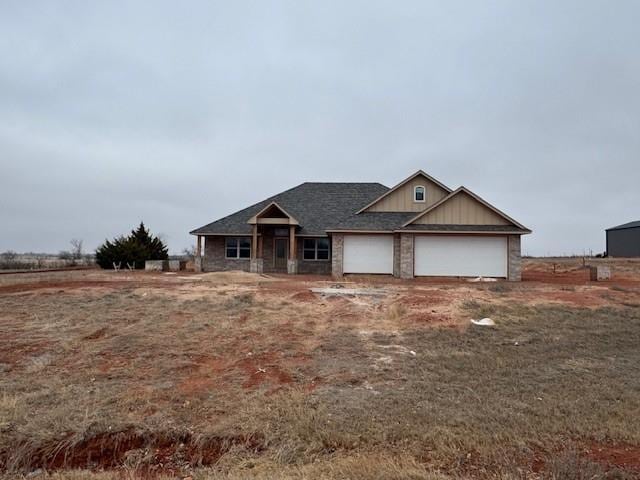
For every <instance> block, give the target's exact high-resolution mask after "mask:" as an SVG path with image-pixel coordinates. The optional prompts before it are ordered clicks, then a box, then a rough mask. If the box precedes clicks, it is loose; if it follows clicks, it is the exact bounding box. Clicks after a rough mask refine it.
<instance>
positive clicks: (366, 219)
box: [327, 212, 416, 231]
mask: <svg viewBox="0 0 640 480" xmlns="http://www.w3.org/2000/svg"><path fill="white" fill-rule="evenodd" d="M415 215H416V213H415V212H362V213H358V214H353V215H350V216H348V217H346V218H345V219H344V220H343V221H341V222H339V223H335V224H332V225H330V226H329V228H328V229H327V230H330V231H332V230H362V231H391V230H397V229H398V228H400V227H402V225H403V224H404V223H405V222H406V221H407V220H409V219H411V218H412V217H415Z"/></svg>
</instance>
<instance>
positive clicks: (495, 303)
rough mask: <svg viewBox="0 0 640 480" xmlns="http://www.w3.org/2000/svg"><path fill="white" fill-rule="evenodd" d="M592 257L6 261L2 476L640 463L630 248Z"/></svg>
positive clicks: (503, 472) (619, 466)
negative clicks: (202, 266)
mask: <svg viewBox="0 0 640 480" xmlns="http://www.w3.org/2000/svg"><path fill="white" fill-rule="evenodd" d="M597 262H601V263H607V264H608V265H610V266H611V267H612V270H613V279H612V280H611V281H607V282H590V281H588V274H585V270H584V269H582V268H581V266H582V260H581V259H580V260H568V259H557V260H553V259H549V260H546V259H545V260H535V259H533V260H526V262H525V273H524V281H523V282H521V283H517V284H515V283H506V282H495V283H472V282H467V281H457V280H448V281H445V280H438V281H434V280H430V281H427V280H415V281H411V282H407V281H400V280H396V279H388V278H380V277H373V278H347V279H346V280H345V281H343V282H340V285H342V286H343V287H344V288H345V289H346V288H358V289H368V290H370V291H371V290H372V291H373V293H374V294H373V295H357V296H347V295H332V296H327V295H321V294H318V293H313V292H311V290H310V289H311V288H323V287H331V286H333V285H335V284H336V282H334V281H332V280H331V279H329V278H325V277H313V276H295V277H287V276H261V275H253V274H248V273H239V272H236V273H209V274H161V273H156V274H151V273H143V272H140V273H128V272H127V273H125V272H119V273H114V272H100V271H75V272H52V273H38V274H24V275H4V276H2V277H0V477H2V475H5V476H6V478H23V477H24V478H26V477H28V478H35V479H39V478H52V479H60V480H62V479H84V478H88V479H93V480H98V479H100V480H109V479H114V478H126V479H132V478H189V477H190V478H192V479H194V480H198V479H209V478H211V479H218V478H220V479H222V478H224V479H244V478H247V479H248V478H259V479H275V478H278V479H281V478H284V479H288V478H291V479H293V478H308V479H343V478H364V479H374V478H375V479H440V480H447V479H449V480H450V479H463V478H469V479H471V478H473V479H503V480H510V479H513V480H515V479H539V478H550V479H576V480H582V479H585V480H586V479H605V478H616V479H632V478H640V422H639V421H638V418H640V375H639V374H638V372H639V370H638V368H639V367H638V366H639V365H640V348H639V345H640V262H634V261H630V260H627V261H625V260H597ZM590 263H594V261H590ZM369 293H371V292H369ZM483 317H490V318H492V319H493V320H494V321H495V322H496V326H494V327H482V326H475V325H471V324H470V319H472V318H473V319H479V318H483Z"/></svg>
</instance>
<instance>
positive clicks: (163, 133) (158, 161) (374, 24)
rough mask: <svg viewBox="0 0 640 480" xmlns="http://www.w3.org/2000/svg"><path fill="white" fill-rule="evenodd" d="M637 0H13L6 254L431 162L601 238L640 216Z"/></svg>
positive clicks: (1, 85)
mask: <svg viewBox="0 0 640 480" xmlns="http://www.w3.org/2000/svg"><path fill="white" fill-rule="evenodd" d="M639 19H640V2H637V1H629V2H626V1H616V2H609V1H601V2H588V1H584V0H581V1H558V0H553V1H548V2H545V1H540V0H536V1H528V2H527V1H503V2H502V1H471V0H470V1H466V2H453V1H446V2H444V1H439V2H427V1H424V0H420V1H415V2H409V1H405V2H398V1H389V2H375V1H371V0H367V1H361V2H355V1H352V2H344V1H340V2H330V1H327V0H323V1H321V2H320V1H314V2H305V1H300V0H293V1H290V2H267V1H255V2H246V3H245V2H240V1H224V2H214V1H202V2H196V1H192V2H189V1H185V2H176V1H171V2H161V1H157V0H153V1H152V0H149V1H145V2H142V1H139V2H136V1H126V2H117V1H105V2H87V1H77V2H70V1H56V2H51V1H42V2H38V1H28V2H25V1H23V0H17V1H9V0H3V1H2V3H1V4H0V32H1V33H0V251H4V250H7V249H13V250H16V251H21V252H22V251H42V252H57V251H58V250H61V249H66V248H68V247H69V245H68V242H69V240H70V239H71V238H81V239H83V240H84V242H85V246H86V248H87V249H88V250H93V249H95V247H96V246H98V244H99V243H101V242H102V241H103V240H104V239H105V238H107V237H113V236H115V235H118V234H120V233H126V232H128V231H129V230H130V229H131V228H132V227H133V226H134V225H135V224H136V223H138V222H139V221H140V220H144V221H145V223H147V225H148V226H149V227H150V228H151V230H152V231H153V232H156V233H160V234H162V235H163V237H164V238H165V239H166V240H167V242H168V244H169V247H170V250H171V251H172V252H179V251H181V250H182V249H183V248H184V247H186V246H188V245H189V244H191V243H192V242H193V239H192V237H190V236H189V235H188V231H189V230H191V229H194V228H196V227H199V226H201V225H203V224H206V223H209V222H211V221H213V220H215V219H217V218H219V217H222V216H224V215H227V214H229V213H232V212H233V211H235V210H238V209H240V208H243V207H246V206H248V205H250V204H252V203H255V202H257V201H259V200H262V199H264V198H266V197H267V196H269V195H272V194H275V193H278V192H280V191H282V190H284V189H287V188H290V187H292V186H295V185H297V184H299V183H302V182H304V181H377V182H381V183H384V184H385V185H388V186H392V185H394V184H395V183H397V182H399V181H400V180H402V179H403V178H405V177H407V176H408V175H410V174H411V173H413V172H414V171H416V170H417V169H423V170H425V171H426V172H428V173H429V174H431V175H433V176H434V177H436V178H438V179H439V180H441V181H442V182H443V183H445V184H447V185H448V186H450V187H452V188H456V187H458V186H460V185H465V186H466V187H468V188H470V189H471V190H473V191H474V192H476V193H477V194H479V195H480V196H482V197H484V198H485V199H486V200H488V201H489V202H491V203H493V204H494V205H495V206H497V207H498V208H500V209H502V210H504V211H505V212H506V213H507V214H509V215H510V216H512V217H514V218H516V219H517V220H518V221H520V222H521V223H523V224H525V225H526V226H528V227H529V228H531V229H533V231H534V233H533V234H532V235H529V236H527V237H525V238H524V240H523V253H528V254H536V255H543V254H568V253H582V252H583V251H589V250H590V249H591V250H593V251H594V252H599V251H602V250H604V232H603V230H604V228H607V227H610V226H613V225H617V224H620V223H625V222H628V221H632V220H640V28H639V27H638V21H639Z"/></svg>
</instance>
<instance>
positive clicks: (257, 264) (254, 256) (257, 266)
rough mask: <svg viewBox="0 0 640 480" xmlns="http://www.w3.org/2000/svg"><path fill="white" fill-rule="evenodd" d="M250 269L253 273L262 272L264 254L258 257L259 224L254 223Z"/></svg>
mask: <svg viewBox="0 0 640 480" xmlns="http://www.w3.org/2000/svg"><path fill="white" fill-rule="evenodd" d="M249 271H250V272H252V273H262V255H260V257H258V224H254V225H253V229H252V232H251V260H250V261H249Z"/></svg>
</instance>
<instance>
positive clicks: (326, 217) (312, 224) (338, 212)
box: [190, 182, 389, 235]
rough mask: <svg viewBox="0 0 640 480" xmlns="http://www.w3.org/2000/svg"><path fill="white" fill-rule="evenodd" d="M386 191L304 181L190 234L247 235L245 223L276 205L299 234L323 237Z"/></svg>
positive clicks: (363, 185)
mask: <svg viewBox="0 0 640 480" xmlns="http://www.w3.org/2000/svg"><path fill="white" fill-rule="evenodd" d="M387 190H389V188H388V187H385V186H384V185H382V184H380V183H314V182H307V183H303V184H301V185H298V186H297V187H294V188H292V189H290V190H286V191H284V192H282V193H279V194H277V195H274V196H272V197H269V198H267V199H265V200H263V201H261V202H259V203H256V204H254V205H251V206H250V207H247V208H245V209H243V210H240V211H238V212H236V213H233V214H231V215H228V216H226V217H224V218H221V219H220V220H217V221H215V222H213V223H210V224H208V225H205V226H203V227H200V228H197V229H195V230H193V231H192V232H190V233H192V234H194V235H207V234H250V233H251V225H249V224H248V223H247V221H248V220H249V219H250V218H251V217H253V216H254V215H255V214H257V213H258V212H259V211H260V210H262V209H263V208H265V207H266V206H267V205H269V204H270V203H271V202H276V203H277V204H278V205H280V206H281V207H282V208H284V209H285V210H286V211H287V212H288V213H289V214H290V215H292V216H293V217H295V218H296V220H298V222H299V223H300V227H301V228H300V230H299V231H298V233H299V234H301V235H323V234H325V233H326V230H327V228H328V227H330V226H332V225H336V224H340V223H341V222H342V221H343V220H344V219H345V218H347V217H351V216H353V214H354V212H357V211H358V210H359V209H360V208H362V207H363V206H365V205H367V204H368V203H370V202H372V201H373V200H375V199H376V198H378V197H379V196H380V195H382V194H383V193H385V192H386V191H387Z"/></svg>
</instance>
